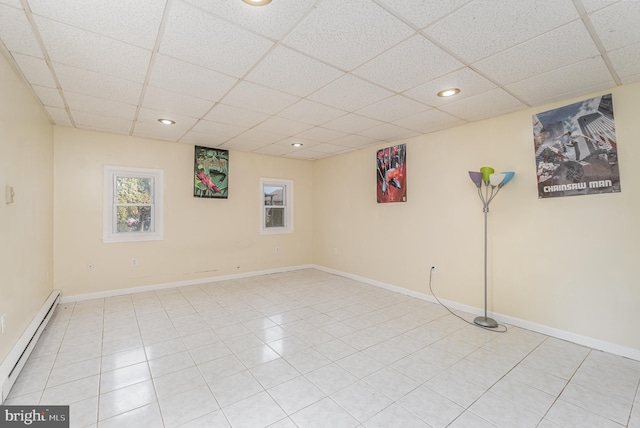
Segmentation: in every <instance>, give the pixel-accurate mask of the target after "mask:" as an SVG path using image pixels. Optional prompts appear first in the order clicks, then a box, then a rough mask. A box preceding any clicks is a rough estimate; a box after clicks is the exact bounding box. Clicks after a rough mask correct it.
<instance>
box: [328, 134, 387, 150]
mask: <svg viewBox="0 0 640 428" xmlns="http://www.w3.org/2000/svg"><path fill="white" fill-rule="evenodd" d="M379 142H380V140H376V139H374V138H369V137H364V136H362V135H355V134H351V135H345V136H344V137H341V138H338V139H337V140H333V141H332V142H331V144H334V145H336V146H343V147H350V148H353V149H360V148H362V147H367V146H371V145H373V144H378V143H379Z"/></svg>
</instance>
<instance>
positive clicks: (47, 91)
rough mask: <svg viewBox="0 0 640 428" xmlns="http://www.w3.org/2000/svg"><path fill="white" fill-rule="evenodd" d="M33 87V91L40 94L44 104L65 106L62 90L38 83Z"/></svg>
mask: <svg viewBox="0 0 640 428" xmlns="http://www.w3.org/2000/svg"><path fill="white" fill-rule="evenodd" d="M32 88H33V91H34V92H35V93H36V95H37V96H38V98H39V99H40V102H41V103H42V105H44V106H49V107H58V108H64V102H63V101H62V98H61V97H60V91H58V90H57V89H55V88H49V87H47V86H38V85H33V86H32Z"/></svg>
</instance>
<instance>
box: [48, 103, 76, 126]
mask: <svg viewBox="0 0 640 428" xmlns="http://www.w3.org/2000/svg"><path fill="white" fill-rule="evenodd" d="M44 109H45V110H46V111H47V113H49V116H50V117H51V119H52V120H53V122H54V123H55V124H56V125H71V119H69V115H68V114H67V111H66V110H65V109H63V108H59V107H49V106H45V107H44Z"/></svg>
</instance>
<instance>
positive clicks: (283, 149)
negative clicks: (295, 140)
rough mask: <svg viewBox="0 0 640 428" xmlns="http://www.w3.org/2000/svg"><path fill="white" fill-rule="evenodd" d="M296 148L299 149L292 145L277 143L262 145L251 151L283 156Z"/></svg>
mask: <svg viewBox="0 0 640 428" xmlns="http://www.w3.org/2000/svg"><path fill="white" fill-rule="evenodd" d="M296 150H299V149H297V148H296V147H293V146H289V147H287V146H282V145H279V144H270V145H268V146H264V147H261V148H259V149H257V150H254V151H253V152H254V153H260V154H262V155H269V156H283V155H286V154H288V153H293V152H295V151H296Z"/></svg>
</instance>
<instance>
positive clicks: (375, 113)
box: [357, 95, 431, 122]
mask: <svg viewBox="0 0 640 428" xmlns="http://www.w3.org/2000/svg"><path fill="white" fill-rule="evenodd" d="M430 108H431V107H428V106H426V105H424V104H422V103H419V102H417V101H413V100H411V99H409V98H407V97H403V96H402V95H395V96H393V97H390V98H385V99H384V100H382V101H378V102H377V103H375V104H371V105H370V106H367V107H365V108H363V109H360V110H358V111H357V114H359V115H362V116H367V117H370V118H372V119H376V120H379V121H381V122H393V121H395V120H398V119H400V118H403V117H406V116H411V115H413V114H416V113H419V112H421V111H425V110H428V109H430Z"/></svg>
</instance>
